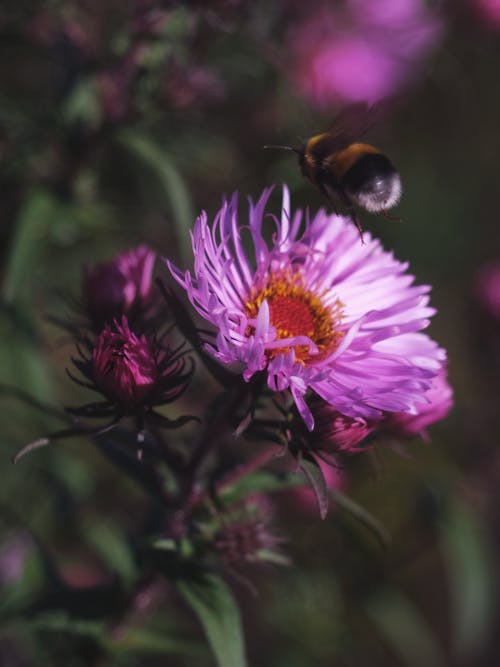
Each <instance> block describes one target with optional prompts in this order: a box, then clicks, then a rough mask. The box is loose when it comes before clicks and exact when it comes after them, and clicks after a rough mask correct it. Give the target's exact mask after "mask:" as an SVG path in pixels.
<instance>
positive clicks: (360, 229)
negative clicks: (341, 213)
mask: <svg viewBox="0 0 500 667" xmlns="http://www.w3.org/2000/svg"><path fill="white" fill-rule="evenodd" d="M347 215H348V216H349V217H350V218H351V220H352V221H353V222H354V224H355V225H356V227H357V229H358V232H359V238H360V239H361V245H365V240H364V238H363V227H362V226H361V223H360V221H359V218H358V216H357V215H356V211H355V210H354V208H353V206H352V205H351V206H349V207H348V209H347Z"/></svg>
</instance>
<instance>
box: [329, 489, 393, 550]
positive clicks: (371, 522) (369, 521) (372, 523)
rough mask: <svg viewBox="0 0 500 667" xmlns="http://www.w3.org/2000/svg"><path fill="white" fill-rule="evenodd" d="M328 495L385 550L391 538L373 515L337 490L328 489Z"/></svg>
mask: <svg viewBox="0 0 500 667" xmlns="http://www.w3.org/2000/svg"><path fill="white" fill-rule="evenodd" d="M329 494H330V496H331V498H332V500H333V501H334V503H335V504H336V505H337V507H340V508H341V509H342V510H344V511H345V512H347V513H348V514H350V515H351V516H352V517H353V518H354V519H356V520H357V521H359V522H361V523H362V524H363V525H364V526H365V527H366V528H368V530H370V531H371V532H372V533H373V534H374V535H375V537H376V538H377V539H378V540H379V542H380V544H381V545H382V546H383V547H384V548H387V547H388V546H389V544H390V543H391V536H390V535H389V533H388V532H387V530H386V529H385V528H384V526H383V525H382V523H381V522H380V521H379V520H378V519H376V518H375V517H374V516H373V514H370V512H369V511H368V510H367V509H365V508H364V507H363V506H362V505H360V504H359V503H357V502H356V501H355V500H353V499H352V498H349V496H346V495H344V494H343V493H341V492H340V491H338V490H337V489H329Z"/></svg>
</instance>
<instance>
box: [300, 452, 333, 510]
mask: <svg viewBox="0 0 500 667" xmlns="http://www.w3.org/2000/svg"><path fill="white" fill-rule="evenodd" d="M300 467H301V469H302V471H303V472H304V475H305V476H306V477H307V479H308V481H309V483H310V484H311V486H312V489H313V491H314V494H315V495H316V500H317V501H318V507H319V514H320V516H321V518H322V519H324V518H325V517H326V515H327V513H328V500H329V498H328V487H327V486H326V481H325V477H324V475H323V471H322V470H321V468H320V467H319V464H318V462H317V461H316V460H315V459H314V458H313V457H312V456H307V455H304V456H303V457H302V459H301V461H300Z"/></svg>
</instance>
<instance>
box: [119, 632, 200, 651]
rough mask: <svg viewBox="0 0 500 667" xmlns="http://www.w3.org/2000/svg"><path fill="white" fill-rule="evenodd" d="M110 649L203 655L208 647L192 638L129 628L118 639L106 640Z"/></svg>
mask: <svg viewBox="0 0 500 667" xmlns="http://www.w3.org/2000/svg"><path fill="white" fill-rule="evenodd" d="M106 647H107V649H108V651H110V652H112V653H114V654H122V653H123V654H129V653H165V654H167V655H189V656H191V657H193V658H196V657H202V656H204V655H205V654H206V649H205V647H204V646H202V645H201V644H199V643H197V642H195V641H193V640H192V639H191V638H190V639H177V638H173V637H168V636H165V634H163V633H162V634H160V633H159V632H153V631H152V630H142V629H141V630H139V629H136V628H129V629H126V630H122V631H121V632H120V636H119V637H118V638H116V639H113V640H110V639H108V640H107V642H106Z"/></svg>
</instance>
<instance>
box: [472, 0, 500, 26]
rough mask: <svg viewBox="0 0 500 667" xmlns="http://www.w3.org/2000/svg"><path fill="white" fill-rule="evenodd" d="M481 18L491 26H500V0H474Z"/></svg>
mask: <svg viewBox="0 0 500 667" xmlns="http://www.w3.org/2000/svg"><path fill="white" fill-rule="evenodd" d="M472 3H473V6H474V7H475V9H476V11H477V12H478V14H479V15H480V16H481V18H482V19H483V20H484V21H486V22H487V23H488V24H489V25H490V26H491V25H492V24H493V26H494V27H495V28H498V27H500V0H472Z"/></svg>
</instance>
